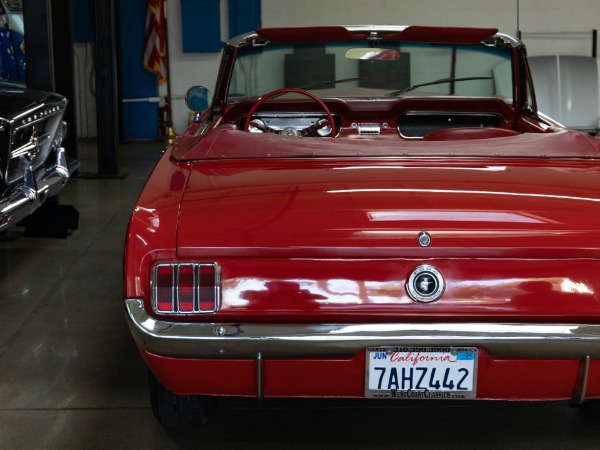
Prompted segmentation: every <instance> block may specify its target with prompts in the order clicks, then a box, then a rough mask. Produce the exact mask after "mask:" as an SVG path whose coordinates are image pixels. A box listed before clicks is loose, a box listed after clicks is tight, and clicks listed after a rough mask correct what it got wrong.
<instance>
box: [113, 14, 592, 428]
mask: <svg viewBox="0 0 600 450" xmlns="http://www.w3.org/2000/svg"><path fill="white" fill-rule="evenodd" d="M531 80H532V78H531V74H530V71H529V68H528V64H527V59H526V51H525V47H524V45H523V43H522V42H521V41H519V40H518V39H515V38H513V37H510V36H507V35H505V34H502V33H498V30H496V29H474V28H435V27H419V26H408V27H404V26H370V27H364V26H361V27H317V28H291V29H290V28H286V29H284V28H271V29H258V30H256V31H255V32H252V33H248V34H245V35H242V36H239V37H237V38H234V39H232V40H231V41H230V42H229V43H228V44H227V46H226V48H225V49H224V52H223V58H222V65H221V68H220V71H219V78H218V81H217V84H216V88H215V91H214V95H211V94H210V93H209V92H208V90H206V89H205V88H201V87H195V88H192V89H190V91H189V92H188V95H187V102H188V106H189V107H190V108H191V109H192V110H194V111H196V118H195V121H194V123H193V124H192V125H191V126H190V127H189V128H188V130H187V131H186V132H185V134H183V135H181V136H179V137H178V138H177V139H176V140H175V142H174V143H173V144H172V145H171V146H169V147H168V148H167V149H166V151H165V153H164V155H163V156H162V158H161V159H160V161H159V162H158V164H157V166H156V168H155V169H154V171H153V173H152V174H151V176H150V178H149V179H148V181H147V184H146V186H145V188H144V190H143V192H142V193H141V196H140V198H139V201H138V202H137V204H136V206H135V209H134V211H133V214H132V216H131V220H130V224H129V228H128V233H127V242H126V249H125V260H124V277H125V279H124V290H125V292H124V306H125V310H126V315H127V319H128V324H129V327H130V329H131V332H132V334H133V337H134V339H135V342H136V344H137V346H138V348H139V350H140V352H141V355H142V356H143V358H144V360H145V361H146V363H147V365H148V367H149V369H150V370H149V371H150V397H151V401H152V406H153V410H154V413H155V415H156V416H157V418H158V419H159V421H160V422H161V423H162V424H163V425H164V426H166V427H177V426H183V425H191V424H203V423H205V422H206V421H207V420H208V418H209V417H210V415H211V413H212V412H213V410H214V408H215V404H216V399H217V398H218V397H220V396H246V397H256V398H275V397H278V398H293V397H340V398H342V397H346V398H365V399H366V398H368V399H384V398H396V399H423V400H424V401H425V399H460V400H471V401H474V400H480V399H496V400H568V401H570V402H571V403H572V404H574V405H579V406H581V407H582V410H584V411H586V412H594V411H595V410H597V409H598V406H597V403H596V402H598V400H597V399H599V398H600V298H599V295H600V141H598V140H595V138H593V137H591V136H589V135H586V134H582V133H579V132H574V131H570V130H568V129H566V128H565V127H563V126H561V125H560V124H559V123H557V122H555V121H553V120H552V119H550V118H548V117H545V116H544V115H542V114H541V113H539V112H538V111H537V109H536V101H535V93H534V87H533V85H532V81H531ZM370 401H372V402H373V401H378V400H370ZM398 401H401V400H398Z"/></svg>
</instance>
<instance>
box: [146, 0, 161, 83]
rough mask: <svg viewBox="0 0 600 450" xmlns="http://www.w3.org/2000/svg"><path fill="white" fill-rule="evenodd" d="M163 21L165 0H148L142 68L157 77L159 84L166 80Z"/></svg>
mask: <svg viewBox="0 0 600 450" xmlns="http://www.w3.org/2000/svg"><path fill="white" fill-rule="evenodd" d="M165 19H166V14H165V0H148V12H147V15H146V33H145V35H144V68H145V69H147V70H149V71H150V72H152V73H155V74H156V75H157V76H158V83H159V84H161V83H164V82H165V81H166V80H167V66H166V64H167V49H166V35H165V30H166V28H165Z"/></svg>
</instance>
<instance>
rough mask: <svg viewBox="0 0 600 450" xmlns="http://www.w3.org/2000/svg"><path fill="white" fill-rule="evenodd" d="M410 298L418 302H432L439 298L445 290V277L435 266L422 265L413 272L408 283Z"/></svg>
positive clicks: (407, 288) (407, 289)
mask: <svg viewBox="0 0 600 450" xmlns="http://www.w3.org/2000/svg"><path fill="white" fill-rule="evenodd" d="M406 291H407V292H408V295H409V296H410V298H412V299H413V300H414V301H417V302H423V303H431V302H434V301H436V300H438V299H439V298H440V297H441V296H442V294H443V292H444V278H443V277H442V274H441V273H440V272H439V271H438V270H437V269H436V268H435V267H433V266H430V265H427V264H425V265H422V266H419V267H417V268H416V269H415V270H413V272H412V273H411V275H410V277H409V278H408V283H406Z"/></svg>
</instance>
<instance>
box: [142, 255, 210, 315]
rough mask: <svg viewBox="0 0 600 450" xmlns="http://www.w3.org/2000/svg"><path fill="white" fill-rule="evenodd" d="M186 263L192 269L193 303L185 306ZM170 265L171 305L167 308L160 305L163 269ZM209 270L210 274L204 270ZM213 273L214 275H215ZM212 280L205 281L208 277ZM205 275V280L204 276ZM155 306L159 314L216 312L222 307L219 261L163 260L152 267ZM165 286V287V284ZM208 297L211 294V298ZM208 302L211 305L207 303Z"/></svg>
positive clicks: (153, 302) (153, 305)
mask: <svg viewBox="0 0 600 450" xmlns="http://www.w3.org/2000/svg"><path fill="white" fill-rule="evenodd" d="M182 267H191V269H192V278H193V281H192V286H191V288H192V307H191V308H187V307H185V308H184V307H182V305H183V304H184V301H183V300H182V297H183V295H184V294H183V292H182V288H181V278H182V276H183V275H182V272H183V271H182V270H181V268H182ZM161 268H167V269H168V270H170V271H171V282H170V287H171V293H170V297H171V308H170V309H164V308H162V307H160V305H159V289H161V286H160V285H159V271H160V269H161ZM207 270H208V274H207V273H204V272H206V271H207ZM211 274H212V275H211ZM211 277H212V280H211V282H210V283H205V279H206V278H209V279H210V278H211ZM203 278H204V280H203ZM151 283H152V286H151V292H152V301H151V304H152V309H153V310H154V311H155V312H156V313H157V314H171V315H175V314H176V315H186V314H213V313H215V312H217V311H218V310H219V308H220V307H221V287H220V286H221V269H220V267H219V265H218V264H216V263H207V262H176V263H160V264H156V265H155V266H154V267H153V268H152V278H151ZM163 288H164V287H163ZM207 297H208V298H207ZM206 305H208V307H207V306H206Z"/></svg>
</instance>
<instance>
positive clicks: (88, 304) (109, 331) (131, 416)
mask: <svg viewBox="0 0 600 450" xmlns="http://www.w3.org/2000/svg"><path fill="white" fill-rule="evenodd" d="M159 148H160V146H159V145H157V144H156V143H135V144H127V145H122V146H121V148H120V154H121V156H122V161H121V163H120V164H121V165H120V170H121V172H122V173H128V176H127V177H126V178H123V179H112V180H111V179H100V178H94V177H90V178H84V177H81V178H75V179H73V180H71V181H70V182H69V184H68V185H67V187H66V189H65V191H64V192H63V193H62V194H61V195H60V203H62V204H72V205H74V206H75V207H76V208H77V210H78V211H79V213H80V223H79V229H78V230H76V231H75V232H73V233H72V235H71V236H69V237H68V238H66V239H56V238H32V237H25V236H23V235H22V232H21V231H20V229H18V228H17V229H13V230H11V231H10V232H9V233H8V234H7V236H5V237H4V239H3V240H2V241H0V318H1V319H2V326H1V327H0V448H1V449H34V448H35V449H38V448H40V449H41V448H43V449H66V448H68V449H71V448H73V449H85V448H93V449H95V448H112V449H120V448H146V449H154V448H156V449H170V448H207V449H220V448H223V449H239V448H244V449H254V448H256V449H259V448H260V449H265V448H277V449H278V448H285V449H288V448H297V449H303V448H311V449H321V448H323V449H325V448H328V449H329V448H344V449H358V448H360V449H363V448H378V449H385V448H390V449H392V448H394V449H396V448H411V449H421V448H461V449H480V448H502V449H505V448H523V449H525V448H526V449H532V448H544V449H547V448H556V449H568V448H579V449H588V448H589V449H592V448H594V449H597V448H599V447H600V423H598V422H594V421H590V420H587V419H584V418H583V417H582V416H580V415H579V413H578V412H577V411H576V410H573V409H570V408H569V407H568V406H567V405H566V404H564V403H552V404H535V403H529V404H509V403H488V402H485V403H477V404H475V403H459V404H456V403H453V404H449V403H438V402H423V403H406V402H402V401H398V402H397V403H395V402H394V403H388V402H385V403H380V402H379V401H375V402H362V401H359V402H356V401H352V402H347V401H333V400H328V401H323V400H320V401H313V400H295V401H264V402H262V403H259V402H257V401H254V400H239V399H227V400H225V401H223V402H222V404H221V407H220V409H219V410H218V411H217V414H216V416H215V417H214V419H213V421H212V422H211V423H210V425H209V426H207V427H206V428H203V429H199V430H188V431H182V432H176V433H173V432H166V431H165V430H163V429H162V428H161V427H160V425H159V424H158V423H157V422H156V420H155V419H154V417H153V415H152V411H151V409H150V405H149V401H148V397H147V394H146V389H147V386H146V369H145V366H144V364H143V362H142V360H141V358H140V357H139V355H138V353H137V350H136V349H135V346H134V344H133V341H132V339H131V337H130V335H129V331H128V329H127V325H126V323H125V319H124V315H123V311H122V306H121V295H122V290H121V261H122V249H123V241H124V235H125V229H126V224H127V218H128V215H129V212H130V210H131V207H132V205H133V203H134V201H135V199H136V196H137V194H138V193H139V191H140V190H141V188H142V186H143V183H144V180H145V178H146V176H147V175H148V173H149V171H150V170H151V168H152V166H153V164H154V162H155V161H156V159H157V157H158V149H159ZM80 152H81V159H82V163H83V164H82V169H81V172H82V173H85V172H86V171H88V172H91V173H93V172H95V162H94V161H95V160H94V158H93V157H90V156H88V155H90V154H92V153H93V147H92V148H88V147H85V146H83V147H82V148H81V149H80Z"/></svg>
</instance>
